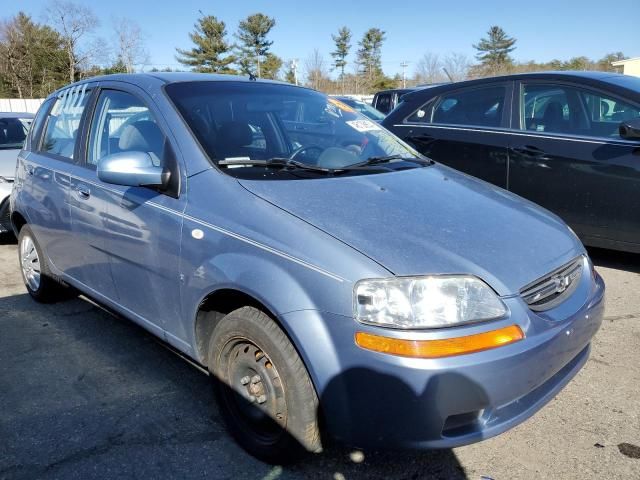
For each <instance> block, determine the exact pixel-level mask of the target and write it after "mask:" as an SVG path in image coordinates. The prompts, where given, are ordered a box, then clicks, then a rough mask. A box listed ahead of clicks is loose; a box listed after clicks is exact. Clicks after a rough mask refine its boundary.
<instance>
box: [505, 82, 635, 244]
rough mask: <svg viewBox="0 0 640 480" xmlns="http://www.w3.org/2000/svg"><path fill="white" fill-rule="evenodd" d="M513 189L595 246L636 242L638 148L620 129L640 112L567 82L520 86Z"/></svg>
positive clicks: (513, 145) (512, 158)
mask: <svg viewBox="0 0 640 480" xmlns="http://www.w3.org/2000/svg"><path fill="white" fill-rule="evenodd" d="M517 91H518V98H519V102H518V108H517V109H516V110H517V111H516V112H515V114H514V119H513V122H514V127H515V129H517V130H516V131H517V133H515V134H513V135H511V137H510V138H511V143H510V149H511V153H510V168H509V186H510V190H512V191H513V192H515V193H517V194H519V195H522V196H523V197H525V198H528V199H530V200H532V201H534V202H536V203H538V204H540V205H542V206H544V207H546V208H548V209H549V210H551V211H553V212H555V213H556V214H558V215H559V216H560V217H562V218H563V219H564V220H565V221H566V222H567V223H569V225H571V227H572V228H573V229H574V230H575V231H576V233H578V235H580V236H581V237H582V238H583V240H584V241H585V242H586V243H588V244H592V245H602V246H606V245H607V242H619V243H620V245H619V246H620V247H622V248H624V246H625V244H638V243H640V240H639V239H640V209H639V208H638V206H639V205H640V203H639V202H640V157H639V156H638V152H639V148H640V142H636V141H628V140H623V139H622V138H620V136H619V134H618V127H619V125H620V122H621V121H623V120H628V119H631V118H636V117H638V116H640V106H639V105H638V104H636V103H634V102H631V101H629V100H627V99H623V98H618V97H616V96H614V95H611V94H609V93H607V92H604V91H600V90H596V89H593V88H586V87H583V86H578V85H575V84H570V83H562V82H548V81H544V82H543V81H523V82H519V83H518V86H517Z"/></svg>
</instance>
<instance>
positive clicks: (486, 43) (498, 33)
mask: <svg viewBox="0 0 640 480" xmlns="http://www.w3.org/2000/svg"><path fill="white" fill-rule="evenodd" d="M487 35H488V38H483V39H481V40H480V42H479V43H478V44H477V45H474V46H473V48H475V49H476V50H478V54H477V55H476V58H477V59H478V60H480V61H481V62H482V65H484V66H487V67H491V68H501V67H504V66H508V65H511V64H512V63H513V59H512V58H511V56H510V55H509V54H510V53H511V52H513V51H514V50H515V49H516V47H515V46H514V45H515V43H516V39H515V38H512V37H509V36H508V35H507V34H506V32H505V31H504V30H503V29H502V28H500V27H498V26H493V27H491V28H490V29H489V31H488V32H487Z"/></svg>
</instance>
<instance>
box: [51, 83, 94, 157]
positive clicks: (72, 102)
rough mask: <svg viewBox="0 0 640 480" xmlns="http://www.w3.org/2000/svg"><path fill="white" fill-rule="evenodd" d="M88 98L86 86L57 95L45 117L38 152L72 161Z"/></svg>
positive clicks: (79, 86)
mask: <svg viewBox="0 0 640 480" xmlns="http://www.w3.org/2000/svg"><path fill="white" fill-rule="evenodd" d="M89 97H90V91H89V89H87V85H86V84H84V85H78V86H77V87H72V88H69V89H67V90H64V91H63V92H61V93H60V95H58V98H57V99H56V101H55V104H54V105H53V108H51V111H50V113H49V115H48V117H47V126H46V127H45V132H44V137H43V140H42V144H41V146H40V151H42V152H44V153H51V154H53V155H58V156H60V157H64V158H67V159H70V160H72V159H73V152H74V150H75V146H76V140H77V136H78V131H79V130H80V120H81V118H82V114H83V112H84V109H85V107H86V105H87V102H88V100H89Z"/></svg>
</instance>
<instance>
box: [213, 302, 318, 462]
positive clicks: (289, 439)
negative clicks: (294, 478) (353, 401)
mask: <svg viewBox="0 0 640 480" xmlns="http://www.w3.org/2000/svg"><path fill="white" fill-rule="evenodd" d="M209 369H210V371H211V372H212V373H213V374H214V376H215V377H216V379H215V391H216V397H217V399H218V403H219V406H220V410H221V412H222V415H223V418H224V421H225V423H226V425H227V428H228V430H229V431H230V433H231V434H232V435H233V437H234V438H235V439H236V441H237V442H238V443H239V444H240V445H241V446H242V447H243V448H245V449H246V450H247V451H248V452H249V453H251V454H252V455H254V456H256V457H257V458H259V459H261V460H264V461H266V462H270V463H289V462H292V461H295V460H296V459H298V458H299V457H300V456H301V455H302V454H304V453H305V452H308V451H311V452H317V451H320V450H321V444H320V434H319V429H318V421H317V408H318V398H317V396H316V393H315V390H314V388H313V385H312V383H311V380H310V378H309V374H308V373H307V370H306V368H305V366H304V364H303V363H302V360H301V359H300V356H299V355H298V353H297V352H296V350H295V348H294V347H293V345H292V344H291V342H290V341H289V339H288V338H287V336H286V335H285V334H284V332H283V331H282V330H281V329H280V328H279V327H278V325H277V324H276V323H275V322H274V321H273V320H272V319H271V318H269V317H268V316H267V315H266V314H264V313H263V312H261V311H260V310H257V309H255V308H252V307H243V308H240V309H238V310H235V311H233V312H231V313H230V314H228V315H227V316H226V317H224V318H223V319H222V320H221V321H220V323H219V324H218V325H217V326H216V329H215V330H214V332H213V335H212V337H211V341H210V344H209Z"/></svg>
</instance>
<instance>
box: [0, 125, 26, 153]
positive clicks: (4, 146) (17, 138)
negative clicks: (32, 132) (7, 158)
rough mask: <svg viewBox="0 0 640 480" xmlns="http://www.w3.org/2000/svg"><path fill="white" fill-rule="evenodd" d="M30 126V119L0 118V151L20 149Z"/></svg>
mask: <svg viewBox="0 0 640 480" xmlns="http://www.w3.org/2000/svg"><path fill="white" fill-rule="evenodd" d="M30 125H31V119H30V118H17V117H9V118H0V150H13V149H18V150H19V149H21V148H22V146H23V145H24V140H25V138H27V132H28V131H29V126H30Z"/></svg>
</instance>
